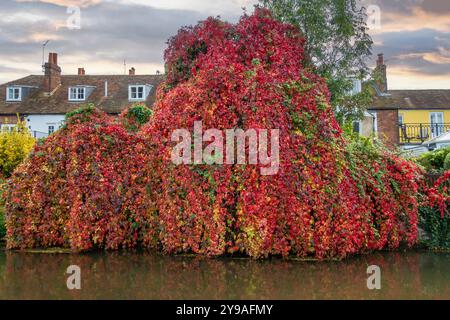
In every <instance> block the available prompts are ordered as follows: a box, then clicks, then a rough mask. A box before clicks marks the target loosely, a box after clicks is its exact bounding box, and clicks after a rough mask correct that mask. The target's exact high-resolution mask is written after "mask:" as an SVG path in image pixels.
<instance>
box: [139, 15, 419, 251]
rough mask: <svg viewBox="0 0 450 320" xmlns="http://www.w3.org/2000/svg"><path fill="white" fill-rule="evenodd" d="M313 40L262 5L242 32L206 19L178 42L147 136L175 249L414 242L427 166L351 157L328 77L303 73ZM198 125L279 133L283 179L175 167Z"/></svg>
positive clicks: (366, 246) (364, 247)
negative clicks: (177, 152)
mask: <svg viewBox="0 0 450 320" xmlns="http://www.w3.org/2000/svg"><path fill="white" fill-rule="evenodd" d="M303 44H304V41H303V38H302V36H301V34H300V33H299V32H298V30H296V29H295V28H293V27H292V26H290V25H285V24H281V23H278V22H276V21H274V20H273V19H272V18H271V16H270V14H269V13H268V12H267V11H264V10H260V9H257V11H256V13H255V14H254V15H252V16H244V17H243V18H242V19H241V21H240V22H239V23H238V24H237V25H229V24H226V23H223V22H221V21H219V20H217V19H208V20H206V21H205V22H202V23H200V24H199V25H197V26H196V27H193V28H187V29H183V30H182V31H180V32H179V34H178V35H177V37H175V38H173V39H171V41H170V42H169V48H168V50H167V51H166V53H165V57H166V61H167V65H168V74H167V82H166V83H165V84H164V85H163V86H162V87H161V89H160V91H159V93H158V101H157V103H156V106H155V107H154V110H155V114H154V121H152V122H150V124H149V125H147V126H145V127H144V129H143V135H144V137H145V138H147V139H148V140H149V141H150V145H153V146H155V149H154V151H153V154H154V157H155V160H154V161H155V163H156V165H153V166H152V168H153V169H155V170H157V175H158V176H159V177H160V178H159V181H158V183H159V185H158V188H157V189H158V190H161V191H160V192H159V193H158V194H156V195H155V196H156V203H157V209H158V212H159V223H160V229H161V230H162V232H161V233H160V240H161V244H162V246H163V249H164V251H165V252H169V253H176V252H195V253H201V254H207V255H221V254H224V253H234V252H241V253H244V254H247V255H250V256H252V257H266V256H268V255H271V254H277V255H283V256H286V255H289V254H293V255H296V256H299V257H305V256H314V257H317V258H319V259H321V258H332V257H340V258H342V257H345V256H347V255H349V254H353V253H358V252H364V251H368V250H373V249H382V248H391V249H393V248H397V247H398V246H399V245H400V244H401V243H406V244H408V245H413V244H414V243H415V242H416V240H417V201H416V199H415V197H414V193H415V192H416V190H417V181H416V179H418V178H419V171H418V169H417V168H416V166H414V165H413V164H411V163H409V162H406V161H404V160H402V159H401V158H399V157H397V156H395V155H392V154H388V153H387V152H386V153H383V154H376V156H375V158H374V159H370V156H371V154H370V153H369V154H368V155H366V154H364V152H362V151H359V150H358V152H356V153H355V154H349V152H348V151H347V150H346V146H345V145H346V144H345V141H344V139H343V138H342V135H341V129H340V128H339V126H338V124H337V122H336V120H335V118H334V116H333V113H332V110H331V108H330V106H329V93H328V90H327V88H326V87H325V85H324V82H323V80H322V79H320V78H318V77H317V76H315V75H313V74H311V73H309V72H308V71H307V70H305V69H304V68H303V65H302V61H303V56H304V54H303V52H304V50H303ZM198 120H202V121H203V126H204V127H205V128H218V129H220V130H223V129H230V128H240V129H243V130H244V131H245V130H247V129H250V128H258V129H269V130H270V129H272V128H279V129H280V131H281V132H280V137H281V138H280V145H281V151H280V170H279V172H278V174H277V175H273V176H263V175H261V174H260V170H259V169H260V168H261V165H247V166H241V165H225V164H224V165H220V164H217V165H206V164H205V163H204V162H203V163H202V164H199V165H188V164H183V165H174V164H172V163H171V162H170V153H171V151H172V149H173V146H174V143H173V142H172V141H170V135H171V133H172V132H173V130H175V129H179V128H193V126H194V122H195V121H198ZM205 130H206V129H205ZM363 156H364V157H363ZM358 157H360V158H358ZM348 158H351V159H352V161H353V164H352V163H348ZM364 161H366V162H364ZM158 164H159V165H158ZM368 177H370V179H367V178H368Z"/></svg>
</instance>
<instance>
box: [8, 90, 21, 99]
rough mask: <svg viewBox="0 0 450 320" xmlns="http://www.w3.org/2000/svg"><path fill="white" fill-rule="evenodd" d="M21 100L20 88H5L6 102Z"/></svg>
mask: <svg viewBox="0 0 450 320" xmlns="http://www.w3.org/2000/svg"><path fill="white" fill-rule="evenodd" d="M21 100H22V88H20V87H8V88H6V101H21Z"/></svg>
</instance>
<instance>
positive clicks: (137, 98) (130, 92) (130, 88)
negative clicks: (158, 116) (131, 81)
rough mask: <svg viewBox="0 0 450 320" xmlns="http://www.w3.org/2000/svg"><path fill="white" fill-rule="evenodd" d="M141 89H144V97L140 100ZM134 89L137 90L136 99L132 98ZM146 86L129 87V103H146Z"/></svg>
mask: <svg viewBox="0 0 450 320" xmlns="http://www.w3.org/2000/svg"><path fill="white" fill-rule="evenodd" d="M139 88H142V97H141V98H139V97H138V95H139ZM133 89H136V98H133V97H132V91H133ZM145 99H146V96H145V85H130V86H128V100H129V101H145Z"/></svg>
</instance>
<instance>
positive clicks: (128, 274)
mask: <svg viewBox="0 0 450 320" xmlns="http://www.w3.org/2000/svg"><path fill="white" fill-rule="evenodd" d="M70 265H76V266H79V267H80V270H81V290H69V289H68V288H67V285H66V281H67V278H68V277H69V275H68V274H66V271H67V268H68V267H69V266H70ZM370 265H377V266H379V267H380V270H381V289H380V290H369V289H368V288H367V278H368V275H367V267H368V266H370ZM449 267H450V254H449V253H431V252H403V253H393V252H389V253H376V254H371V255H364V256H359V257H353V258H349V259H347V260H344V261H325V262H300V261H284V260H281V259H271V260H264V261H254V260H249V259H233V258H220V259H207V258H198V257H183V256H175V257H174V256H163V255H159V254H154V253H142V252H140V253H129V252H127V253H117V252H116V253H104V252H99V253H90V254H82V255H75V254H47V253H44V254H43V253H40V254H38V253H19V252H8V251H0V299H450V268H449Z"/></svg>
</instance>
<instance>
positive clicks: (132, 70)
mask: <svg viewBox="0 0 450 320" xmlns="http://www.w3.org/2000/svg"><path fill="white" fill-rule="evenodd" d="M128 74H129V75H130V76H134V75H136V69H135V68H134V67H132V68H131V69H130V71H129V73H128Z"/></svg>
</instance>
